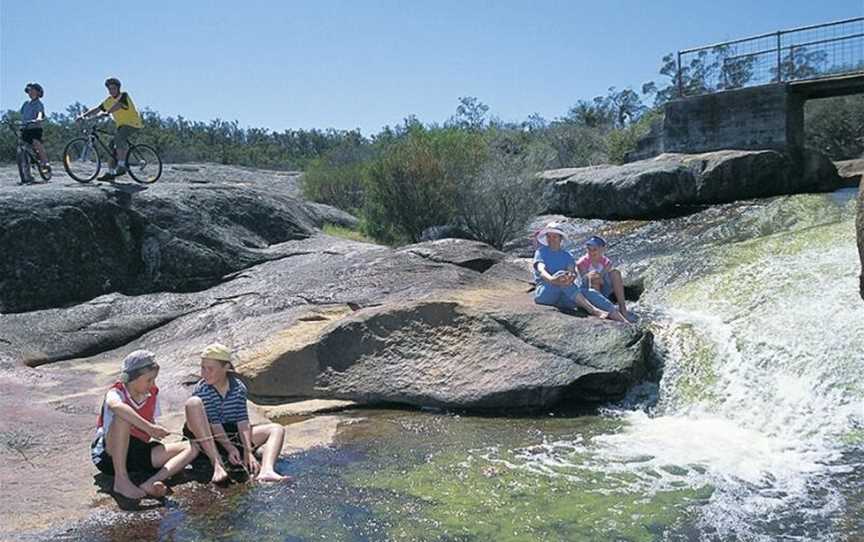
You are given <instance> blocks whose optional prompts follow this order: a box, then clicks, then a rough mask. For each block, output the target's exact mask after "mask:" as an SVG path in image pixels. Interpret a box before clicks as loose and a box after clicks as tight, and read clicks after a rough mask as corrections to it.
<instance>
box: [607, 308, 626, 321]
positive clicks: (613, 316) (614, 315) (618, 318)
mask: <svg viewBox="0 0 864 542" xmlns="http://www.w3.org/2000/svg"><path fill="white" fill-rule="evenodd" d="M609 319H610V320H615V321H616V322H624V323H625V324H629V323H630V320H628V319H626V318H624V315H623V314H621V312H620V311H617V310H616V311H612V312H611V313H609Z"/></svg>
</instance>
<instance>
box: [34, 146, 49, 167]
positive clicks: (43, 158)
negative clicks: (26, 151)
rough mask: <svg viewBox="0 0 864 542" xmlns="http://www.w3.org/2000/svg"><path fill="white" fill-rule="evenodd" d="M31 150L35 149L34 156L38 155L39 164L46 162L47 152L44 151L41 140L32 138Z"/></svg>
mask: <svg viewBox="0 0 864 542" xmlns="http://www.w3.org/2000/svg"><path fill="white" fill-rule="evenodd" d="M33 150H35V151H36V156H38V157H39V164H41V165H45V164H47V163H48V153H46V152H45V146H44V145H43V144H42V142H41V141H38V140H33Z"/></svg>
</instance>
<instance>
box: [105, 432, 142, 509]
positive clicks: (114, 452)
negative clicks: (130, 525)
mask: <svg viewBox="0 0 864 542" xmlns="http://www.w3.org/2000/svg"><path fill="white" fill-rule="evenodd" d="M130 438H133V437H131V436H130V434H129V423H128V422H126V421H124V420H122V419H120V417H119V416H117V417H115V418H114V422H113V423H112V424H111V428H110V429H109V430H108V434H107V435H106V436H105V447H106V449H107V451H108V455H110V456H111V462H112V464H113V465H114V492H115V493H119V494H120V495H123V496H124V497H126V498H127V499H143V498H144V497H146V496H147V494H146V493H145V492H144V491H143V490H142V489H141V488H139V487H138V486H136V485H135V484H133V483H132V481H131V480H130V479H129V473H128V472H127V471H126V457H127V456H128V454H129V439H130Z"/></svg>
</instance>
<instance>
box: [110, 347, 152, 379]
mask: <svg viewBox="0 0 864 542" xmlns="http://www.w3.org/2000/svg"><path fill="white" fill-rule="evenodd" d="M154 368H155V369H158V368H159V364H158V363H156V354H154V353H153V352H151V351H149V350H135V351H134V352H132V353H130V354H129V355H128V356H126V357H125V358H123V371H122V372H121V373H120V380H122V381H123V382H125V383H129V382H131V381H133V380H135V379H136V378H138V377H139V376H141V375H142V374H143V373H145V372H147V371H149V370H150V369H154Z"/></svg>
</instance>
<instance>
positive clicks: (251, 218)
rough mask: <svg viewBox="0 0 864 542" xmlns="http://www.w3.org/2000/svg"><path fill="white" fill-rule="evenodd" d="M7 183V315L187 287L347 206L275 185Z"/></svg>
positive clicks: (0, 194) (265, 255) (3, 234)
mask: <svg viewBox="0 0 864 542" xmlns="http://www.w3.org/2000/svg"><path fill="white" fill-rule="evenodd" d="M137 189H138V187H135V186H131V187H129V186H125V187H124V186H113V187H106V186H104V185H102V186H96V185H94V186H72V187H70V186H63V185H58V184H54V185H45V186H39V187H34V189H33V190H26V189H25V190H22V189H20V188H19V189H2V188H0V217H2V223H0V252H2V253H3V254H4V255H7V257H4V258H3V259H2V260H0V312H4V313H5V312H20V311H26V310H33V309H39V308H46V307H56V306H60V305H64V304H67V303H74V302H80V301H84V300H87V299H92V298H94V297H96V296H98V295H101V294H105V293H109V292H123V293H128V294H140V293H144V292H153V291H181V292H182V291H190V290H200V289H203V288H207V287H209V286H212V285H213V284H215V283H216V282H218V281H219V280H220V279H221V277H223V276H225V275H227V274H229V273H232V272H235V271H239V270H241V269H245V268H247V267H249V266H251V265H254V264H256V263H259V262H263V261H267V260H272V259H277V258H282V257H287V256H289V255H290V254H289V253H286V252H283V251H279V250H278V249H276V250H273V249H271V248H270V247H271V246H272V245H275V244H278V243H281V242H284V241H288V240H291V239H303V238H305V237H308V236H309V235H310V234H311V233H312V232H313V231H314V230H315V227H316V226H317V225H320V224H321V223H322V222H323V221H331V222H337V221H339V222H341V223H350V220H349V218H348V217H347V216H343V215H345V213H343V212H341V211H338V210H335V209H328V208H327V207H326V206H322V205H314V206H313V205H309V204H307V203H305V202H303V201H302V200H299V199H297V198H295V197H293V196H290V195H288V194H285V193H280V192H278V191H276V190H274V189H273V187H250V186H243V185H227V184H208V185H189V184H167V183H166V184H162V185H159V184H157V185H154V186H152V187H150V188H149V189H148V190H144V191H140V192H134V190H137Z"/></svg>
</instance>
